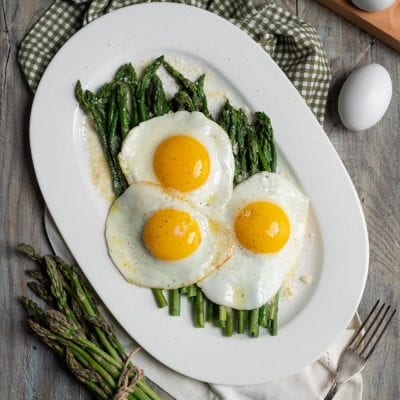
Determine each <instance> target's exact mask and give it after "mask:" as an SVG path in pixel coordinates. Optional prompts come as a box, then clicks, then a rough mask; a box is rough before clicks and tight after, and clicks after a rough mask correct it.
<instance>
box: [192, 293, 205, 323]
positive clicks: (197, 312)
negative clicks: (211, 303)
mask: <svg viewBox="0 0 400 400" xmlns="http://www.w3.org/2000/svg"><path fill="white" fill-rule="evenodd" d="M194 316H195V326H196V328H204V320H205V318H204V317H205V315H204V296H203V292H202V291H201V289H200V288H197V291H196V297H195V301H194Z"/></svg>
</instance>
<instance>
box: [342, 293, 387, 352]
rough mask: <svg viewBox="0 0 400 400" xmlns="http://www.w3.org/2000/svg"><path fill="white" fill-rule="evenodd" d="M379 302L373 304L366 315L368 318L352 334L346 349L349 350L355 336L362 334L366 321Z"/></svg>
mask: <svg viewBox="0 0 400 400" xmlns="http://www.w3.org/2000/svg"><path fill="white" fill-rule="evenodd" d="M378 304H379V300H378V301H377V302H376V303H375V305H374V306H373V307H372V310H371V311H370V313H369V314H368V316H367V317H366V318H365V320H364V322H363V323H362V324H361V326H360V327H359V328H358V329H357V331H356V332H355V333H354V335H353V337H352V338H351V340H350V342H349V343H348V344H347V348H348V349H349V348H350V347H351V345H352V344H353V343H354V341H355V340H356V338H357V336H358V335H359V334H360V333H361V332H362V330H363V329H364V327H365V325H366V324H367V322H368V320H369V319H370V317H371V315H372V314H373V313H374V311H375V310H376V307H378Z"/></svg>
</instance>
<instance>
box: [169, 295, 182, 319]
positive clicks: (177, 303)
mask: <svg viewBox="0 0 400 400" xmlns="http://www.w3.org/2000/svg"><path fill="white" fill-rule="evenodd" d="M169 314H170V315H173V316H179V315H180V314H181V293H180V291H179V289H172V290H170V291H169Z"/></svg>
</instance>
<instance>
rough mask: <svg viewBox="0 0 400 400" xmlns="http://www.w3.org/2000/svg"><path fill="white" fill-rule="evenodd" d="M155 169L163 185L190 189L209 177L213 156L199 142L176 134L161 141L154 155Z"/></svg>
mask: <svg viewBox="0 0 400 400" xmlns="http://www.w3.org/2000/svg"><path fill="white" fill-rule="evenodd" d="M153 168H154V172H155V174H156V176H157V178H158V180H159V181H160V182H161V184H162V185H163V186H164V187H171V188H174V189H177V190H179V191H181V192H190V191H192V190H194V189H197V188H198V187H200V186H201V185H203V183H204V182H205V181H206V180H207V178H208V175H209V173H210V158H209V156H208V152H207V150H206V149H205V147H204V146H203V145H202V144H201V143H200V142H199V141H197V140H196V139H193V138H192V137H190V136H186V135H176V136H171V137H169V138H167V139H165V140H164V141H162V142H161V143H160V144H159V146H158V147H157V149H156V152H155V154H154V157H153Z"/></svg>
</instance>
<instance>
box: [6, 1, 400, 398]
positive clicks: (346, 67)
mask: <svg viewBox="0 0 400 400" xmlns="http://www.w3.org/2000/svg"><path fill="white" fill-rule="evenodd" d="M52 1H53V0H31V1H29V2H26V1H15V0H2V10H1V12H0V28H1V36H0V70H1V75H0V87H1V89H0V185H1V188H2V190H1V192H0V204H1V207H0V219H1V225H0V226H1V240H0V262H1V268H0V315H1V317H0V363H1V365H2V372H1V374H0V398H2V399H3V398H4V399H21V400H26V399H29V400H39V399H40V400H45V399H74V400H75V399H77V400H89V399H91V398H92V397H91V396H90V395H89V394H88V393H87V392H86V391H85V389H83V388H82V387H81V386H80V385H79V384H77V382H76V380H75V379H74V378H72V377H71V376H70V374H69V373H68V372H67V371H66V369H65V367H64V366H63V365H62V363H60V361H59V359H58V358H57V357H56V356H54V355H53V354H52V353H51V352H50V351H47V350H46V349H45V348H44V347H43V346H42V344H41V343H40V342H39V341H38V340H37V339H34V338H32V337H31V335H30V334H28V330H27V329H26V328H24V326H25V324H24V322H23V321H24V313H23V311H22V309H21V307H20V306H19V305H18V301H17V297H18V296H19V295H20V294H23V293H25V290H26V289H25V287H26V276H25V275H24V274H23V271H24V270H25V269H27V268H29V265H30V263H29V262H26V261H24V260H23V259H22V258H21V257H18V256H17V255H16V254H15V252H14V246H15V245H16V244H17V243H18V242H20V241H27V242H31V243H33V244H35V245H36V246H37V247H38V248H39V249H40V250H41V251H43V252H47V251H49V247H48V245H47V242H46V240H45V233H44V230H43V226H42V213H43V206H44V204H43V201H42V198H41V196H40V193H39V190H38V187H37V184H36V179H35V177H34V175H33V169H32V164H31V161H30V153H29V146H28V141H27V138H28V122H29V111H30V106H31V101H32V96H31V94H30V92H29V90H28V88H27V86H26V84H25V82H24V79H23V77H22V76H21V73H20V70H19V66H18V65H17V62H16V51H17V46H18V44H19V43H20V41H21V40H22V38H23V36H24V35H25V33H26V32H27V31H28V30H29V28H30V27H31V26H32V25H33V23H34V22H35V21H36V20H37V19H38V18H39V16H40V15H41V14H42V13H43V11H44V10H45V9H46V8H47V7H48V6H49V5H50V4H51V3H52ZM277 3H278V4H280V5H281V6H283V7H285V8H287V9H289V10H290V11H291V12H292V13H296V12H297V11H298V13H299V15H300V16H301V17H302V18H304V19H305V20H306V21H308V22H310V24H312V25H314V26H316V27H317V29H318V31H319V33H320V35H321V38H322V41H323V43H324V46H325V48H326V49H327V53H328V58H329V60H330V64H331V68H332V72H333V84H332V88H331V92H330V101H329V104H328V114H327V120H326V123H325V129H326V130H327V132H328V135H329V137H330V139H331V140H332V142H333V143H334V145H335V147H336V149H337V151H338V152H339V154H340V155H341V157H342V159H343V161H344V163H345V165H346V167H347V169H348V170H349V173H350V175H351V177H352V179H353V181H354V183H355V185H356V188H357V191H358V193H359V194H360V197H361V198H362V199H364V200H363V207H364V211H365V213H366V217H367V222H368V226H369V234H370V240H371V268H370V274H369V278H368V282H367V287H366V291H365V294H364V297H363V299H362V302H361V306H360V312H361V315H365V313H366V311H367V310H368V309H369V308H370V306H371V305H372V304H373V302H374V301H375V299H376V298H377V297H380V298H382V299H385V300H389V301H391V302H392V303H394V304H399V300H400V297H399V296H400V283H399V276H400V270H399V267H398V260H399V259H400V243H399V242H400V239H398V232H400V225H399V224H400V209H399V208H400V204H399V202H398V199H399V198H400V181H399V171H400V151H399V149H400V136H399V135H398V133H397V132H398V126H399V125H400V104H399V103H398V102H397V101H396V99H394V100H393V101H392V104H391V106H390V108H389V110H388V113H387V114H386V116H385V118H384V120H382V121H381V122H380V123H379V124H378V125H377V126H376V127H374V128H373V129H371V130H370V131H368V132H366V133H360V134H353V133H349V132H348V131H347V130H346V129H345V128H344V127H343V126H342V125H341V124H340V123H339V119H338V116H337V107H336V102H337V93H338V90H339V88H340V85H341V83H342V82H343V79H344V77H345V76H347V74H348V72H350V71H351V69H352V68H353V67H354V66H355V65H359V64H362V63H366V62H370V61H377V62H380V63H382V64H383V65H385V66H386V67H387V68H388V70H389V72H390V73H391V75H392V79H393V83H394V93H395V94H396V93H399V90H400V87H399V85H400V70H399V69H400V62H399V61H400V57H399V55H398V54H397V53H395V52H394V51H392V50H390V49H389V48H387V47H386V46H385V45H382V44H380V43H378V42H376V41H374V40H373V39H372V38H371V37H370V36H369V35H368V34H365V33H362V32H360V31H359V30H358V29H357V28H355V27H354V26H352V25H350V24H349V23H347V22H345V21H344V20H342V19H340V18H339V17H337V16H335V15H334V14H333V13H332V12H330V11H329V10H328V9H326V8H325V7H322V6H320V5H319V4H318V3H317V2H315V1H314V0H298V2H296V0H279V1H278V0H277ZM3 10H4V13H3V12H2V11H3ZM4 17H5V18H4ZM338 201H340V197H339V198H338ZM393 325H394V326H392V327H391V328H390V331H389V333H388V335H387V337H386V338H385V340H384V342H383V344H382V346H381V347H380V350H379V351H378V353H377V354H376V355H374V357H373V358H372V359H371V361H370V362H369V364H368V365H367V368H366V370H365V372H364V400H372V399H374V400H375V399H398V398H400V382H399V375H398V368H397V366H398V360H399V359H400V353H399V352H400V349H399V342H398V337H399V332H400V331H399V318H396V321H395V322H394V323H393ZM165 398H166V399H167V398H169V399H170V397H167V396H165Z"/></svg>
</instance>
